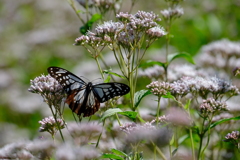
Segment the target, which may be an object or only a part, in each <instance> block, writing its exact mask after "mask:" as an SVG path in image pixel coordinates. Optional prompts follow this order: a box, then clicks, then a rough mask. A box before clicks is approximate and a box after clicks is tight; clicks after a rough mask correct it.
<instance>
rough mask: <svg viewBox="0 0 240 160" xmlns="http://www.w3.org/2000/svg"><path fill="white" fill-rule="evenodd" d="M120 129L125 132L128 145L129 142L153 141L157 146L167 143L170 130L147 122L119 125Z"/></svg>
mask: <svg viewBox="0 0 240 160" xmlns="http://www.w3.org/2000/svg"><path fill="white" fill-rule="evenodd" d="M120 130H121V131H123V132H125V133H127V137H126V139H125V143H126V145H127V146H129V143H131V144H138V143H139V142H142V141H145V142H146V143H149V142H150V143H152V142H154V143H155V144H157V145H158V146H164V145H166V144H168V143H169V140H170V138H171V132H169V130H168V129H167V128H158V127H156V126H154V125H153V124H152V122H147V123H144V124H142V125H141V124H136V123H127V124H124V125H123V126H120Z"/></svg>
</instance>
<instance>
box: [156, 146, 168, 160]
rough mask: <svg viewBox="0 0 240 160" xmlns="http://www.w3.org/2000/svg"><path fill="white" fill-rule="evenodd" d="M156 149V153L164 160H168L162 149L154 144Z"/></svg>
mask: <svg viewBox="0 0 240 160" xmlns="http://www.w3.org/2000/svg"><path fill="white" fill-rule="evenodd" d="M152 144H153V146H154V148H155V149H156V151H157V152H158V154H159V155H160V156H161V157H162V159H163V160H167V158H166V157H165V156H164V154H163V153H162V151H161V149H160V148H158V147H157V145H156V144H155V143H153V142H152Z"/></svg>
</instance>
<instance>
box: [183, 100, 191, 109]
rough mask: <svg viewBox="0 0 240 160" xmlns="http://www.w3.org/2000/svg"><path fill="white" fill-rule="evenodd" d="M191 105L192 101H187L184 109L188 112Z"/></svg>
mask: <svg viewBox="0 0 240 160" xmlns="http://www.w3.org/2000/svg"><path fill="white" fill-rule="evenodd" d="M190 104H191V99H189V100H188V101H187V103H186V104H185V105H184V109H185V110H188V108H189V106H190Z"/></svg>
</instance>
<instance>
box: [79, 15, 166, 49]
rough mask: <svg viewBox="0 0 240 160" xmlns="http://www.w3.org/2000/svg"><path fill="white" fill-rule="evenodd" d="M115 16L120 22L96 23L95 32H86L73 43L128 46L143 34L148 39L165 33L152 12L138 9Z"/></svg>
mask: <svg viewBox="0 0 240 160" xmlns="http://www.w3.org/2000/svg"><path fill="white" fill-rule="evenodd" d="M116 17H117V18H118V19H119V20H120V22H113V21H108V22H104V23H103V24H101V25H98V26H97V27H96V28H95V34H94V33H92V32H88V33H87V35H86V36H85V35H84V36H81V37H79V38H77V39H76V40H75V42H76V43H75V45H85V44H86V43H87V44H89V45H90V46H93V44H97V45H100V44H101V45H108V44H109V43H110V44H112V43H117V44H120V45H122V46H125V47H129V46H134V45H136V44H137V43H138V42H139V40H140V38H141V37H143V35H144V34H146V35H148V36H149V38H150V40H151V39H157V38H160V37H162V36H164V35H166V32H165V31H164V30H163V28H162V27H160V26H159V25H158V24H157V22H158V21H160V19H159V18H158V16H157V15H156V14H154V13H153V12H144V11H138V12H137V13H136V14H135V15H132V14H128V13H123V12H120V13H119V14H117V15H116Z"/></svg>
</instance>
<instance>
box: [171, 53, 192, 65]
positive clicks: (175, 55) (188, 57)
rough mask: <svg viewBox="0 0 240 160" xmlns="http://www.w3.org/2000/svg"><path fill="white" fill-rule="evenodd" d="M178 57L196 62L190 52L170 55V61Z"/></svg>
mask: <svg viewBox="0 0 240 160" xmlns="http://www.w3.org/2000/svg"><path fill="white" fill-rule="evenodd" d="M176 58H184V59H185V60H186V61H188V62H189V63H192V64H195V62H194V60H193V57H192V55H191V54H189V53H175V54H170V55H168V62H169V63H171V62H172V61H173V60H174V59H176Z"/></svg>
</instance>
